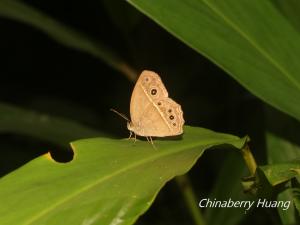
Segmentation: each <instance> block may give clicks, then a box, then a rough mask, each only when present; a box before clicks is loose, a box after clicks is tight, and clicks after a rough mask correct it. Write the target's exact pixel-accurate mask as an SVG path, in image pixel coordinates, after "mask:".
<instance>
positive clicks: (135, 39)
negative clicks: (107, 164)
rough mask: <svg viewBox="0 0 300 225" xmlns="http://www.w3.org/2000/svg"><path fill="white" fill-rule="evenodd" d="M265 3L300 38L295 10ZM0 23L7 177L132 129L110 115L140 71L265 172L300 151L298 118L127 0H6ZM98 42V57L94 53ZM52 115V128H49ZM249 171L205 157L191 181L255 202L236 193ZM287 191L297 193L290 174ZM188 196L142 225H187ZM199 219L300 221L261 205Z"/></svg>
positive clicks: (165, 204)
mask: <svg viewBox="0 0 300 225" xmlns="http://www.w3.org/2000/svg"><path fill="white" fill-rule="evenodd" d="M231 2H232V1H231ZM267 2H269V1H267ZM270 2H272V3H274V6H276V7H277V9H278V12H280V13H282V15H284V16H285V18H287V20H288V21H290V22H291V25H292V26H293V27H294V28H295V30H297V32H299V20H298V19H297V18H298V17H299V14H297V13H296V12H297V10H296V9H297V8H299V2H298V1H294V0H293V1H281V0H274V1H270ZM22 3H23V4H22ZM25 3H26V4H25ZM24 10H25V11H24ZM26 13H27V14H26ZM0 16H1V18H0V28H1V36H0V50H1V51H0V54H1V56H2V57H1V58H2V60H1V66H0V74H1V82H0V101H1V102H2V103H1V107H0V126H1V127H0V132H1V133H0V134H1V136H0V148H1V149H2V154H3V155H2V157H1V161H0V173H1V176H4V175H5V174H8V173H10V172H11V171H13V170H14V169H16V168H18V167H20V166H21V165H23V164H25V163H26V162H28V161H29V160H31V159H33V158H35V157H37V156H38V155H41V154H43V153H45V152H47V151H53V152H57V153H58V158H60V157H61V155H64V154H67V155H68V154H71V153H70V152H69V151H67V147H66V146H67V144H68V142H70V141H71V140H75V139H80V138H86V137H90V136H96V135H97V136H112V135H113V136H117V137H127V135H128V131H127V129H126V126H125V122H124V121H123V120H122V119H119V118H117V117H115V115H113V114H112V113H111V112H110V111H109V109H110V108H116V109H117V110H118V111H121V112H124V113H125V114H127V115H129V100H130V94H131V91H132V87H133V82H132V81H133V80H134V76H135V75H136V72H135V71H141V70H143V69H151V70H154V71H156V72H158V73H159V74H160V75H161V77H162V79H163V80H164V83H165V84H166V87H167V88H168V91H169V93H170V95H171V96H172V98H174V99H176V101H177V102H179V103H180V104H181V105H182V107H183V110H184V116H185V120H186V121H187V124H189V125H193V126H201V127H207V128H209V129H212V130H216V131H220V132H224V133H232V134H235V135H238V136H244V135H245V134H248V135H249V136H250V137H251V143H250V145H251V149H253V154H254V156H255V158H256V160H257V162H258V164H260V165H264V164H269V163H273V164H276V163H288V162H289V161H291V160H293V159H295V158H297V157H298V155H299V133H300V127H299V122H298V121H297V120H296V119H294V118H291V117H290V116H288V115H287V114H284V113H282V112H279V111H278V110H277V109H275V108H272V107H271V106H267V105H266V104H265V103H264V102H262V101H261V100H260V99H258V98H257V97H255V96H254V95H253V94H252V93H250V92H249V91H247V90H246V89H244V88H243V87H242V86H241V85H240V84H239V83H237V82H236V81H235V80H233V79H232V78H230V76H228V74H226V73H225V72H224V71H222V70H221V69H220V68H219V67H217V66H215V65H214V64H213V63H211V62H210V61H209V60H207V59H206V58H205V57H203V56H201V55H199V54H198V53H196V52H195V51H194V50H192V49H191V48H189V47H187V46H186V45H185V44H183V43H182V42H181V41H179V40H178V39H176V38H174V37H173V36H172V35H170V34H169V33H167V32H166V31H165V30H164V29H162V28H161V27H159V26H158V25H157V24H155V23H154V22H153V21H152V20H150V19H148V18H147V17H145V16H144V15H143V14H141V13H140V12H139V11H138V10H136V9H135V8H133V7H132V6H130V5H129V4H128V3H127V2H125V1H122V0H118V1H117V0H116V1H110V0H102V1H96V0H91V1H88V2H85V3H84V4H83V3H82V2H76V1H74V2H72V3H70V2H69V1H49V0H45V1H37V0H26V1H15V0H0ZM254 17H255V16H254ZM45 21H46V25H47V26H45V23H44V22H45ZM49 23H50V24H51V26H49ZM275 26H276V24H275ZM49 27H50V28H51V29H49ZM266 30H267V29H266ZM40 31H43V32H40ZM51 32H52V33H51ZM295 32H296V31H295ZM284 35H285V34H284ZM70 40H71V41H70ZM62 44H63V45H62ZM91 46H92V47H91ZM95 46H96V48H97V49H98V50H99V51H94V50H93V51H94V54H90V53H91V51H90V50H89V49H90V48H92V49H94V47H95ZM67 47H68V48H67ZM70 47H71V48H70ZM212 47H215V46H212ZM103 49H104V50H103ZM78 50H80V51H78ZM103 52H106V53H107V54H103ZM227 54H228V55H230V54H231V52H227ZM99 59H100V60H99ZM294 60H298V58H296V59H294ZM120 65H121V66H120ZM124 65H125V66H124ZM124 68H125V69H124ZM128 74H130V75H128ZM270 75H272V74H270ZM255 82H256V83H259V82H260V81H259V78H257V79H256V80H255ZM268 82H269V86H272V85H273V84H272V80H271V79H270V80H268ZM277 91H280V90H275V91H274V92H273V95H274V96H275V98H276V95H277ZM288 94H289V93H288ZM289 100H290V101H291V102H292V99H286V101H287V102H288V104H289ZM293 101H294V100H293ZM7 103H8V104H9V105H8V104H7ZM12 105H14V106H12ZM297 107H299V105H298V106H297ZM279 108H280V107H279ZM10 110H12V111H10ZM285 111H286V110H285ZM287 113H289V112H287ZM292 115H295V114H294V113H293V114H292ZM26 118H27V119H26ZM28 118H29V119H28ZM45 118H47V119H46V121H50V122H49V123H46V124H44V123H43V122H45V120H43V119H45ZM53 121H54V122H53ZM74 130H76V132H73V131H74ZM56 131H57V132H56ZM59 155H60V156H59ZM63 158H64V157H63ZM67 158H68V157H67ZM225 159H226V160H225ZM275 166H276V165H275ZM244 170H245V165H244V164H243V163H242V159H241V157H238V156H237V155H236V154H228V152H226V151H218V152H214V151H209V152H208V153H206V154H205V155H204V156H203V157H202V158H201V159H200V160H199V161H198V163H197V164H196V166H195V167H194V168H193V169H192V170H191V171H190V173H189V176H190V178H191V184H192V186H193V190H194V191H195V194H196V196H197V198H198V199H197V200H200V199H201V198H204V197H207V196H212V197H214V196H216V197H217V198H221V199H222V198H223V199H226V198H228V197H230V196H233V195H234V197H235V198H237V199H240V198H248V196H247V195H245V194H244V193H243V192H242V189H241V186H239V184H240V178H241V177H242V176H245V175H247V173H244V172H243V171H244ZM297 176H298V175H297ZM287 183H288V184H287V185H288V186H289V187H296V186H297V185H296V184H297V182H296V181H295V180H294V178H292V180H289V181H288V182H287ZM288 190H290V189H288ZM230 191H231V192H232V193H230ZM279 197H280V198H282V196H279ZM183 198H184V197H183V195H182V190H181V189H179V188H178V186H177V185H176V184H175V182H169V183H168V184H167V185H166V186H165V187H164V188H163V190H162V191H161V192H160V193H159V195H158V197H157V199H156V200H155V202H154V204H153V205H152V206H151V208H150V210H149V211H148V212H147V213H146V214H145V215H143V216H142V217H141V218H140V219H139V221H138V222H137V224H140V225H147V224H164V225H168V224H192V223H193V221H192V219H191V217H190V215H189V212H188V209H187V207H186V206H185V205H184V204H183V202H184V201H183ZM283 198H285V199H289V198H293V199H295V206H296V208H297V209H298V210H299V208H300V207H299V195H297V194H295V193H294V192H293V193H292V197H291V194H288V196H286V197H285V196H283ZM289 213H290V212H289ZM292 214H293V215H294V214H295V212H294V211H293V212H292ZM204 215H205V218H206V219H207V224H219V221H222V223H224V224H231V225H234V224H258V225H259V224H266V223H272V224H288V223H287V221H290V223H295V224H296V222H295V221H297V220H296V219H295V218H294V217H293V215H292V216H291V215H286V216H284V215H281V212H279V213H278V212H277V211H276V210H265V209H261V208H257V209H255V210H253V211H251V212H249V213H247V214H242V213H241V212H239V211H231V210H226V209H222V211H221V212H219V211H218V209H206V210H205V211H204ZM280 218H281V219H280ZM286 218H288V219H286ZM291 218H292V219H291Z"/></svg>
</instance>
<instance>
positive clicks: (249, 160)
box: [242, 144, 257, 176]
mask: <svg viewBox="0 0 300 225" xmlns="http://www.w3.org/2000/svg"><path fill="white" fill-rule="evenodd" d="M242 155H243V158H244V160H245V162H246V165H247V167H248V170H249V172H250V175H251V176H254V175H255V171H256V168H257V164H256V161H255V159H254V157H253V155H252V153H251V150H250V148H249V145H248V144H246V145H245V146H244V147H243V148H242Z"/></svg>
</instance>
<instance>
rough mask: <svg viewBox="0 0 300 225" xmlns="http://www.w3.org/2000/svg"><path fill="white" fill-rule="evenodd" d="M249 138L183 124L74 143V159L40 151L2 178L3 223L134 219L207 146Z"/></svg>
mask: <svg viewBox="0 0 300 225" xmlns="http://www.w3.org/2000/svg"><path fill="white" fill-rule="evenodd" d="M246 141H247V138H243V139H240V138H238V137H235V136H232V135H228V134H221V133H216V132H213V131H210V130H207V129H203V128H193V127H188V126H186V127H185V133H184V135H183V137H182V139H181V140H156V141H155V145H156V147H157V149H156V150H155V149H154V148H153V147H152V146H151V144H149V143H147V142H146V141H137V142H136V143H135V144H134V143H133V142H131V141H128V140H117V139H109V138H93V139H85V140H79V141H75V142H73V143H72V146H73V149H74V159H73V161H71V162H70V163H65V164H59V163H56V162H54V161H52V160H51V159H50V157H49V155H44V156H41V157H39V158H37V159H35V160H33V161H31V162H30V163H28V164H26V165H25V166H23V167H21V168H20V169H18V170H16V171H15V172H13V173H11V174H9V175H7V176H6V177H4V178H2V179H1V180H0V199H1V204H0V215H1V218H0V222H1V224H2V225H11V224H14V225H18V224H22V225H33V224H55V225H59V224H74V225H76V224H99V225H106V224H121V225H124V224H132V223H134V222H135V221H136V219H137V218H138V216H139V215H141V214H142V213H144V212H145V211H146V210H147V209H148V208H149V207H150V205H151V204H152V202H153V201H154V198H155V196H156V195H157V193H158V191H159V190H160V189H161V188H162V186H163V185H164V184H165V183H166V182H167V181H169V180H170V179H172V178H173V177H174V176H177V175H181V174H184V173H186V172H187V171H188V170H189V169H190V168H191V167H192V166H193V165H194V164H195V162H196V160H197V159H198V158H199V157H200V156H201V155H202V153H203V152H204V150H206V149H208V148H210V147H212V146H215V145H223V144H227V145H228V144H229V145H232V146H233V147H235V148H239V149H240V148H242V147H243V146H244V144H245V142H246Z"/></svg>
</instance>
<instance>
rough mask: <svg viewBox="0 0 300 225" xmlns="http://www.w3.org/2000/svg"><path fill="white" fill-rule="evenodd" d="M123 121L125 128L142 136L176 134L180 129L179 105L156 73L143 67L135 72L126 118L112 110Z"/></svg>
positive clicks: (180, 111)
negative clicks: (135, 76) (136, 76)
mask: <svg viewBox="0 0 300 225" xmlns="http://www.w3.org/2000/svg"><path fill="white" fill-rule="evenodd" d="M112 111H114V112H115V113H117V114H119V115H120V116H122V117H123V118H125V119H126V120H127V121H128V122H127V128H128V130H129V131H130V137H129V139H130V138H131V136H132V134H134V135H135V140H136V135H138V136H143V137H146V138H147V140H148V141H149V140H150V141H151V143H152V144H153V141H152V137H166V136H176V135H180V134H182V133H183V125H184V119H183V112H182V109H181V106H180V105H179V104H178V103H176V102H175V101H174V100H172V99H171V98H169V97H168V91H167V89H166V88H165V86H164V84H163V82H162V80H161V78H160V76H159V75H158V74H157V73H155V72H153V71H149V70H144V71H143V72H142V73H141V75H140V76H139V78H138V80H137V82H136V84H135V86H134V89H133V92H132V95H131V100H130V117H131V120H129V119H128V118H127V117H126V116H125V115H123V114H121V113H119V112H117V111H115V110H113V109H112Z"/></svg>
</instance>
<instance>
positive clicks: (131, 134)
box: [127, 131, 132, 140]
mask: <svg viewBox="0 0 300 225" xmlns="http://www.w3.org/2000/svg"><path fill="white" fill-rule="evenodd" d="M131 136H132V131H130V135H129V138H127V140H130V139H131Z"/></svg>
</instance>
